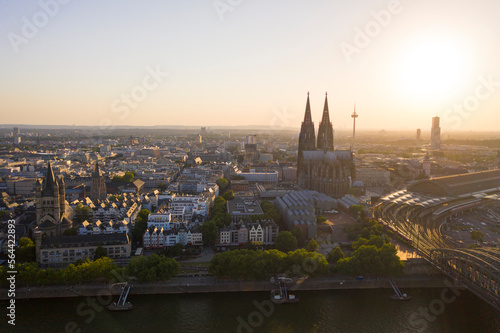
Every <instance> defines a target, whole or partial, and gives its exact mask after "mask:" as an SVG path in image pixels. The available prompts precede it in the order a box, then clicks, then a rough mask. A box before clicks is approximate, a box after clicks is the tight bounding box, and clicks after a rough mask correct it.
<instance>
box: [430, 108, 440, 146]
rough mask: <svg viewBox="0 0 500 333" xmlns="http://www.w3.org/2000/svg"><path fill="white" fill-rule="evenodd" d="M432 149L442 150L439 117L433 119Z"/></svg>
mask: <svg viewBox="0 0 500 333" xmlns="http://www.w3.org/2000/svg"><path fill="white" fill-rule="evenodd" d="M431 148H432V149H440V148H441V127H439V117H438V116H436V117H433V118H432V128H431Z"/></svg>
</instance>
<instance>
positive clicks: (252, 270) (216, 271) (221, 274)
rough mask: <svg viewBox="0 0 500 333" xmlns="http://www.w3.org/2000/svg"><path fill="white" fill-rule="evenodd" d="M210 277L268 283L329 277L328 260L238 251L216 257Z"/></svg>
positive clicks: (297, 254) (304, 253) (303, 254)
mask: <svg viewBox="0 0 500 333" xmlns="http://www.w3.org/2000/svg"><path fill="white" fill-rule="evenodd" d="M208 271H209V273H210V274H212V275H214V276H216V277H217V278H230V279H251V280H266V279H269V277H271V276H275V275H278V274H284V275H286V276H290V277H291V276H305V275H309V276H317V275H321V274H326V273H328V262H327V261H326V258H325V256H323V255H322V254H319V253H317V252H308V251H306V250H304V249H299V250H295V251H291V252H288V253H284V252H281V251H278V250H267V251H262V250H258V251H251V250H234V251H227V252H223V253H220V254H217V255H215V256H214V258H213V259H212V260H211V261H210V266H209V269H208Z"/></svg>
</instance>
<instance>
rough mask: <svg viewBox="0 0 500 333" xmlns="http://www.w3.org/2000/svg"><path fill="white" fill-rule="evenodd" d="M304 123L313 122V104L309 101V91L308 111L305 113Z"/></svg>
mask: <svg viewBox="0 0 500 333" xmlns="http://www.w3.org/2000/svg"><path fill="white" fill-rule="evenodd" d="M304 123H308V124H309V123H312V116H311V104H310V103H309V92H307V103H306V113H305V114H304Z"/></svg>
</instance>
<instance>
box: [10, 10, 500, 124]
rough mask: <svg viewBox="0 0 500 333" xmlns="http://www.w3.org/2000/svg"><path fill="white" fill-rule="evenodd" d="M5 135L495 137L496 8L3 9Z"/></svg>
mask: <svg viewBox="0 0 500 333" xmlns="http://www.w3.org/2000/svg"><path fill="white" fill-rule="evenodd" d="M0 6H1V8H2V9H3V10H2V11H1V12H0V31H1V33H2V35H3V38H2V39H1V41H0V47H1V49H2V50H3V52H2V53H1V54H0V63H2V65H3V67H2V80H0V108H1V110H2V123H3V124H23V125H28V126H29V125H68V126H71V125H77V126H79V125H86V126H101V127H103V128H106V127H109V126H123V125H130V126H155V125H160V126H189V127H191V126H193V127H196V126H210V127H218V126H239V125H241V126H249V125H250V126H262V128H263V129H266V128H267V129H269V130H280V129H290V128H296V129H297V130H298V129H299V127H300V123H301V121H302V120H303V114H304V110H305V105H306V98H307V92H310V103H311V114H312V121H313V122H314V123H315V126H316V128H317V126H318V124H319V122H320V120H321V114H322V110H323V102H324V95H325V92H328V97H329V106H330V117H331V120H332V122H333V127H334V129H335V130H352V125H353V119H352V118H351V114H352V113H353V111H354V105H355V104H356V113H357V114H359V118H357V119H356V130H357V131H358V130H359V131H363V130H368V129H369V130H376V129H385V130H415V129H416V128H421V129H422V131H423V132H427V131H429V130H430V128H431V119H432V117H434V116H436V115H437V116H439V117H440V119H441V124H440V126H441V129H442V131H443V132H447V131H470V130H473V131H482V130H484V131H495V130H497V126H496V124H498V123H499V122H500V112H498V108H499V105H500V63H499V62H498V61H497V59H498V58H499V56H500V46H499V44H498V38H497V32H498V31H500V21H499V20H498V19H497V17H496V16H497V13H498V12H500V2H498V1H495V0H479V1H476V2H474V3H472V2H470V3H463V2H461V3H457V2H456V1H452V0H442V1H440V2H439V3H436V2H435V1H431V0H421V1H418V2H417V1H410V0H400V1H398V0H390V1H387V0H386V1H382V0H360V1H356V3H347V2H340V1H334V2H332V1H328V0H318V1H314V2H305V1H296V0H295V1H293V0H292V1H284V0H281V1H273V2H272V3H269V2H264V1H252V2H247V1H232V2H228V1H227V0H220V1H213V0H205V1H201V0H195V1H190V2H189V4H187V3H181V2H177V1H164V2H153V1H146V2H132V1H117V0H110V1H107V2H106V3H102V2H97V1H85V2H83V1H76V0H74V1H63V0H39V1H23V2H12V1H6V0H0Z"/></svg>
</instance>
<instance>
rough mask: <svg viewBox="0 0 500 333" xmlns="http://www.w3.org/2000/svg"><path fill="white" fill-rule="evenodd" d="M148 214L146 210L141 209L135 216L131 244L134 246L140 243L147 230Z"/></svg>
mask: <svg viewBox="0 0 500 333" xmlns="http://www.w3.org/2000/svg"><path fill="white" fill-rule="evenodd" d="M150 213H151V212H150V211H149V210H147V209H141V211H140V212H139V214H138V215H137V219H136V222H135V225H134V228H133V229H132V243H134V244H136V243H137V242H141V241H142V236H143V235H144V232H146V229H147V228H148V217H149V214H150Z"/></svg>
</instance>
